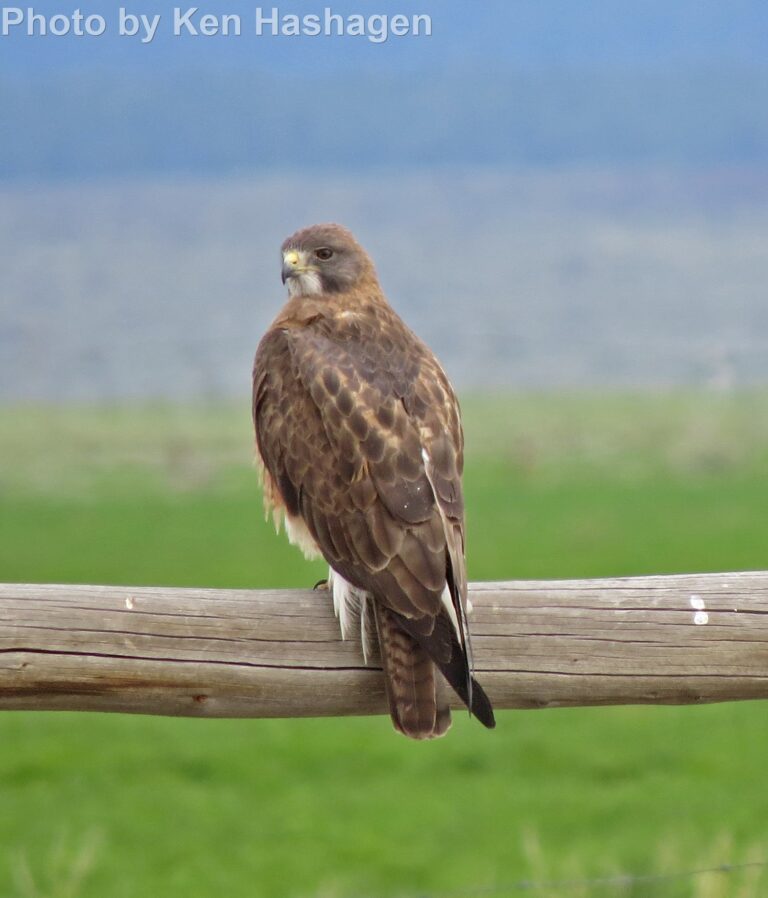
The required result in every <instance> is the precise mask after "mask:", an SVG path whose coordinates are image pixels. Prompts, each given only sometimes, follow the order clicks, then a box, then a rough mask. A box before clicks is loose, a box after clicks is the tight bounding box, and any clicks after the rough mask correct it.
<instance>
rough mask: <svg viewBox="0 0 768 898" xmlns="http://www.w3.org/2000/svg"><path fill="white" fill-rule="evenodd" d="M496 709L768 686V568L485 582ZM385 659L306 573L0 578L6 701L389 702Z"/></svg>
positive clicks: (669, 699)
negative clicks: (365, 652)
mask: <svg viewBox="0 0 768 898" xmlns="http://www.w3.org/2000/svg"><path fill="white" fill-rule="evenodd" d="M470 598H471V600H472V603H473V605H474V611H473V613H472V615H471V617H470V627H471V629H472V633H473V645H474V650H475V666H476V670H477V677H478V679H479V680H480V682H481V683H482V684H483V685H484V686H485V687H486V688H487V691H488V693H489V695H490V697H491V700H492V701H493V702H494V704H495V706H496V708H497V709H504V708H546V707H553V706H576V705H615V704H636V703H658V704H675V703H679V704H690V703H697V702H716V701H730V700H736V699H757V698H768V573H763V572H759V573H728V574H690V575H675V576H659V577H634V578H622V579H603V580H570V581H566V580H564V581H514V582H507V583H475V584H473V585H472V586H471V588H470ZM377 663H378V662H377V659H375V658H373V659H371V660H370V662H369V665H368V666H366V665H365V664H364V662H363V657H362V653H361V651H360V646H359V644H358V642H357V641H356V640H355V641H347V642H343V641H342V640H341V638H340V636H339V629H338V625H337V622H336V620H335V619H334V617H333V612H332V609H331V602H330V598H329V596H328V595H327V593H324V592H323V591H317V592H313V591H311V590H303V591H302V590H280V591H270V590H213V589H165V588H160V587H158V588H134V587H114V586H53V585H14V584H0V709H5V710H24V709H28V710H84V711H119V712H132V713H142V714H165V715H184V716H194V717H315V716H342V715H352V714H383V713H385V710H386V708H385V700H384V690H383V682H382V676H381V671H380V668H379V667H378V666H377Z"/></svg>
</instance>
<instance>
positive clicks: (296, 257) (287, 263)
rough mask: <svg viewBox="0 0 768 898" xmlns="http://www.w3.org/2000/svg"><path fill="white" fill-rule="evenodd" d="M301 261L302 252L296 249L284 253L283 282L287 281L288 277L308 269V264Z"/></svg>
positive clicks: (281, 275)
mask: <svg viewBox="0 0 768 898" xmlns="http://www.w3.org/2000/svg"><path fill="white" fill-rule="evenodd" d="M301 263H302V258H301V254H300V253H298V252H297V251H296V250H295V249H291V250H288V252H287V253H285V254H284V255H283V270H282V272H281V273H280V277H281V278H282V281H283V283H285V282H286V281H287V280H288V278H293V277H297V276H298V275H300V274H301V273H302V272H303V271H306V266H304V265H302V264H301Z"/></svg>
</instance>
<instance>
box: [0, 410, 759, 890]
mask: <svg viewBox="0 0 768 898" xmlns="http://www.w3.org/2000/svg"><path fill="white" fill-rule="evenodd" d="M465 426H466V431H467V471H466V477H465V485H466V494H467V505H468V539H469V552H468V558H469V571H470V576H471V578H472V579H477V580H480V579H501V578H514V577H571V576H600V575H616V574H637V573H660V572H674V571H692V570H700V571H706V570H737V569H756V568H765V567H766V566H768V560H767V556H768V538H767V537H768V476H766V474H768V395H766V394H764V393H759V394H758V393H755V394H744V395H740V396H736V397H719V396H684V395H674V396H614V397H608V398H598V397H584V396H574V397H570V398H569V397H546V396H543V397H535V396H531V397H511V398H510V397H491V398H482V399H480V398H472V397H469V398H468V399H467V400H466V402H465ZM0 502H1V505H0V579H2V580H5V581H41V582H57V581H58V582H100V583H130V584H158V583H162V584H175V585H181V586H183V585H208V586H219V587H241V586H254V587H256V586H291V585H307V584H310V583H312V582H314V581H315V580H316V579H318V578H319V577H320V576H322V574H323V568H322V566H317V565H309V564H307V563H306V562H304V561H303V560H301V558H300V556H299V555H298V554H297V553H296V552H295V550H293V549H291V548H290V547H288V546H287V545H286V544H285V543H284V540H283V539H282V538H277V537H276V536H275V535H274V533H273V532H272V531H271V528H270V527H268V526H267V525H266V524H265V523H264V521H263V515H262V513H261V501H260V496H259V492H258V487H257V482H256V476H255V473H254V471H253V468H252V464H251V451H250V430H249V421H248V409H247V405H245V406H244V407H243V408H242V409H234V408H199V409H189V408H174V407H163V406H157V407H152V408H135V409H131V408H123V409H119V410H117V411H114V410H112V411H107V410H99V409H90V410H89V409H66V410H65V409H53V408H18V409H2V410H0ZM767 663H768V659H767ZM498 717H499V725H498V727H497V729H496V730H495V731H494V732H487V731H484V730H483V729H482V728H481V727H479V726H478V725H473V724H472V723H471V722H470V721H469V720H467V719H466V717H465V716H464V715H462V714H457V715H456V716H455V723H454V727H453V730H452V731H451V733H450V734H449V736H448V737H447V738H446V739H443V740H440V741H438V742H436V743H429V744H413V743H409V742H407V741H406V740H404V739H402V737H399V736H397V735H396V734H394V733H393V732H392V731H391V728H390V725H389V722H388V720H387V719H385V718H374V719H359V720H358V719H349V720H302V721H196V720H170V719H169V720H166V719H159V718H158V719H154V718H147V717H120V716H107V715H104V716H100V715H74V714H22V713H6V714H0V898H128V896H136V895H142V896H143V895H147V896H163V898H198V896H199V898H202V896H212V895H217V896H219V895H220V896H227V898H241V896H242V898H245V896H249V898H252V896H257V898H259V896H270V898H271V896H276V898H277V896H290V898H406V896H416V895H419V896H422V895H434V896H446V898H447V896H449V895H454V896H456V898H458V896H459V895H461V896H466V898H472V896H480V895H483V894H493V895H515V894H535V895H547V896H563V898H571V896H591V895H593V894H594V895H622V896H632V898H645V896H648V898H651V896H653V898H656V896H665V898H689V896H690V898H731V896H733V898H755V896H759V895H763V894H768V872H765V871H763V870H762V869H761V868H759V867H748V868H745V869H743V870H740V871H737V872H735V873H732V874H730V875H725V874H709V875H702V876H697V877H689V878H682V879H670V880H665V881H658V882H647V883H639V884H635V885H626V886H621V885H617V884H615V883H614V885H612V886H597V885H595V886H593V887H582V886H578V885H571V886H567V887H566V886H562V887H555V886H552V887H548V888H546V889H539V890H535V891H534V890H525V891H523V892H521V891H520V890H514V889H511V888H508V887H507V886H508V885H509V884H512V883H514V882H516V881H518V880H522V879H529V878H533V879H537V880H547V879H563V878H576V879H578V878H581V877H594V876H603V875H612V874H615V873H617V872H625V871H634V872H657V873H665V872H675V871H678V870H685V869H693V868H699V867H714V866H717V865H719V864H722V863H747V862H752V861H759V860H768V790H766V788H765V761H764V757H765V754H766V751H767V750H768V715H767V714H766V706H765V705H764V704H762V703H744V704H731V705H722V706H712V707H691V708H616V709H610V708H602V709H584V710H560V711H557V710H550V711H535V712H502V713H500V714H499V715H498ZM496 887H498V890H496ZM483 890H486V891H483Z"/></svg>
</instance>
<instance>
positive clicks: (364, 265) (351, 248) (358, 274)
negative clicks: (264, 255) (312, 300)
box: [281, 224, 374, 297]
mask: <svg viewBox="0 0 768 898" xmlns="http://www.w3.org/2000/svg"><path fill="white" fill-rule="evenodd" d="M281 250H282V254H283V272H282V277H283V283H284V284H287V285H288V293H289V294H290V295H291V296H292V297H293V296H311V295H313V294H319V293H342V292H345V291H348V290H351V289H352V288H353V287H356V286H357V285H358V284H359V282H360V281H361V280H363V279H364V278H366V277H368V276H371V275H373V274H374V270H373V263H372V262H371V260H370V258H369V257H368V254H367V253H366V252H365V250H364V249H363V248H362V247H361V246H360V244H359V243H358V242H357V241H356V240H355V238H354V237H353V236H352V234H350V232H349V231H348V230H347V229H346V228H343V227H341V225H337V224H320V225H312V226H311V227H309V228H302V230H300V231H296V233H295V234H292V235H291V236H290V237H288V239H287V240H285V242H284V243H283V245H282V247H281Z"/></svg>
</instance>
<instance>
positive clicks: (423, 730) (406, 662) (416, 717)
mask: <svg viewBox="0 0 768 898" xmlns="http://www.w3.org/2000/svg"><path fill="white" fill-rule="evenodd" d="M373 605H374V613H375V617H376V629H377V632H378V636H379V647H380V650H381V660H382V666H383V668H384V682H385V685H386V690H387V700H388V701H389V713H390V716H391V717H392V723H393V724H394V726H395V729H397V730H399V731H400V732H401V733H402V734H403V735H404V736H409V737H410V738H411V739H434V738H436V737H437V736H442V735H444V734H445V733H446V732H447V731H448V728H449V727H450V725H451V712H450V708H449V705H448V700H447V697H446V696H445V695H444V694H443V691H442V690H441V689H440V683H439V681H438V677H437V671H436V669H435V665H434V663H433V661H432V659H431V658H430V657H429V655H428V654H427V652H426V650H425V649H424V648H423V647H422V646H421V645H420V644H419V643H418V642H417V641H416V639H414V637H413V636H411V634H410V633H407V632H406V631H405V630H404V629H403V628H402V627H401V626H399V625H398V623H397V618H396V616H395V615H394V614H393V612H391V611H389V610H388V609H387V608H385V607H384V606H383V605H381V604H380V603H379V602H374V603H373Z"/></svg>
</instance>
